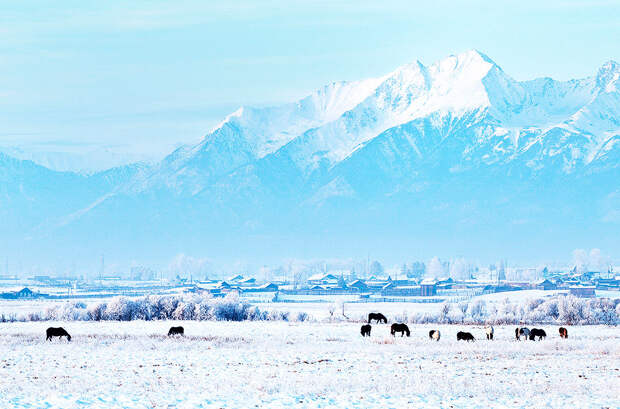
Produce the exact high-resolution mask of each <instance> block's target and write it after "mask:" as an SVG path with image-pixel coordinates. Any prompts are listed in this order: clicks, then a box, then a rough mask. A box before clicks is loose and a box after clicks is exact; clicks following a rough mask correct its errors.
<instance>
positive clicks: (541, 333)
mask: <svg viewBox="0 0 620 409" xmlns="http://www.w3.org/2000/svg"><path fill="white" fill-rule="evenodd" d="M546 336H547V333H546V332H545V330H544V329H538V328H532V329H531V330H530V341H534V338H535V337H538V340H539V341H540V340H542V339H543V338H545V337H546Z"/></svg>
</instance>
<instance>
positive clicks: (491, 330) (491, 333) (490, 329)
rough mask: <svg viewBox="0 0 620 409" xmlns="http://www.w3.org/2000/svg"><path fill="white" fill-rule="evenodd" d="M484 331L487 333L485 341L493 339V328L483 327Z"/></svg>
mask: <svg viewBox="0 0 620 409" xmlns="http://www.w3.org/2000/svg"><path fill="white" fill-rule="evenodd" d="M484 331H485V332H486V333H487V339H493V332H494V331H493V327H492V326H491V325H489V326H488V327H484Z"/></svg>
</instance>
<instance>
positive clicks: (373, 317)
mask: <svg viewBox="0 0 620 409" xmlns="http://www.w3.org/2000/svg"><path fill="white" fill-rule="evenodd" d="M372 320H375V321H377V323H380V322H383V323H384V324H387V318H385V315H383V314H381V313H380V312H371V313H370V314H368V323H369V324H370V321H372Z"/></svg>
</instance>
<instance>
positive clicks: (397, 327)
mask: <svg viewBox="0 0 620 409" xmlns="http://www.w3.org/2000/svg"><path fill="white" fill-rule="evenodd" d="M397 332H400V336H401V337H403V336H405V333H406V334H407V336H408V337H409V336H411V332H410V331H409V327H408V326H407V324H392V327H391V328H390V334H392V336H393V337H395V336H396V333H397Z"/></svg>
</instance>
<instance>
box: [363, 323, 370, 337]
mask: <svg viewBox="0 0 620 409" xmlns="http://www.w3.org/2000/svg"><path fill="white" fill-rule="evenodd" d="M371 329H372V327H371V326H370V324H366V325H362V329H361V331H360V332H361V333H362V336H363V337H366V336H368V337H369V336H370V330H371Z"/></svg>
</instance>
